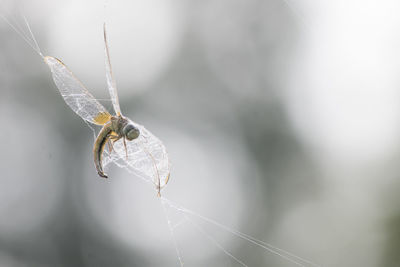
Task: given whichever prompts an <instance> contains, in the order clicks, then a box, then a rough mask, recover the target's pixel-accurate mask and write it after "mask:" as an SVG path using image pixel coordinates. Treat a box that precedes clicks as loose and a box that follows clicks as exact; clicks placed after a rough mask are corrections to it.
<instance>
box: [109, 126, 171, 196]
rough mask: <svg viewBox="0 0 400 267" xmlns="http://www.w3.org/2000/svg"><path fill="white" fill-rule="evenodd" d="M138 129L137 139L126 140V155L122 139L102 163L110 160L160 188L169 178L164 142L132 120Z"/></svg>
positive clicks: (168, 164) (168, 165)
mask: <svg viewBox="0 0 400 267" xmlns="http://www.w3.org/2000/svg"><path fill="white" fill-rule="evenodd" d="M132 123H133V124H134V125H135V126H136V127H137V128H138V129H139V130H140V136H139V137H138V138H137V139H134V140H132V141H127V142H126V149H127V152H128V157H126V154H125V146H124V144H123V141H122V140H119V141H117V142H116V143H115V144H114V149H113V152H112V153H111V154H110V155H109V157H105V159H104V165H107V164H109V163H111V162H113V163H115V164H116V165H118V166H119V167H121V168H125V169H127V170H128V171H129V172H131V173H133V174H135V175H137V176H139V177H140V178H142V179H143V180H145V181H147V182H151V183H153V184H154V185H155V187H156V189H157V191H158V190H160V189H162V188H163V187H164V186H165V185H166V184H167V183H168V179H169V173H170V163H169V158H168V153H167V150H166V148H165V146H164V144H163V143H162V142H161V141H160V140H159V139H158V138H157V137H156V136H154V135H153V134H152V133H151V132H150V131H148V130H147V129H146V128H145V127H143V126H142V125H139V124H136V123H134V122H132Z"/></svg>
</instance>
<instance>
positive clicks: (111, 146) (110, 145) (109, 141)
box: [107, 139, 114, 154]
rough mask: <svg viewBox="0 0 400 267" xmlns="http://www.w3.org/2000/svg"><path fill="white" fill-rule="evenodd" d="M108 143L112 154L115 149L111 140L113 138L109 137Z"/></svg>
mask: <svg viewBox="0 0 400 267" xmlns="http://www.w3.org/2000/svg"><path fill="white" fill-rule="evenodd" d="M107 145H108V152H110V154H111V152H113V151H114V146H113V143H112V142H111V139H108V141H107Z"/></svg>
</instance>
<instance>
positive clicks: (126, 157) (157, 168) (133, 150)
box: [2, 1, 320, 266]
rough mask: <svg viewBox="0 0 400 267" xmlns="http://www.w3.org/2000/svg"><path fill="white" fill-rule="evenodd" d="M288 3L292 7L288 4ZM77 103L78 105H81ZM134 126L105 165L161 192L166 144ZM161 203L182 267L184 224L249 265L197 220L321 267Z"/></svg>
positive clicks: (27, 37)
mask: <svg viewBox="0 0 400 267" xmlns="http://www.w3.org/2000/svg"><path fill="white" fill-rule="evenodd" d="M285 2H286V4H288V3H287V1H285ZM2 17H3V19H4V20H5V21H6V22H7V23H8V24H9V25H10V26H11V27H12V28H13V29H14V30H15V31H16V32H17V33H18V34H19V35H20V36H21V37H22V38H23V39H24V40H25V41H26V42H27V43H28V44H29V45H30V46H31V47H32V48H33V49H34V50H35V51H36V52H37V53H38V54H39V55H40V56H41V57H42V58H43V55H42V53H41V51H40V48H39V46H38V44H37V42H36V39H35V38H34V36H33V34H32V32H31V30H30V27H29V24H28V22H27V21H26V19H25V18H24V20H25V23H26V25H27V28H28V30H29V34H28V33H26V32H24V30H23V28H22V27H21V26H20V25H19V24H18V23H13V22H12V21H9V20H7V19H6V18H5V17H4V16H2ZM96 100H100V99H96ZM74 103H75V102H74ZM76 103H77V104H78V102H76ZM84 122H85V123H86V124H87V125H88V126H89V128H90V129H91V130H92V131H93V137H94V140H95V139H96V130H95V129H94V127H93V126H92V125H91V124H90V123H89V122H88V121H87V120H84ZM132 123H133V124H134V125H135V126H136V127H137V128H138V129H139V130H140V136H139V137H138V138H137V139H135V140H132V141H128V142H126V150H125V146H124V144H123V141H122V140H119V141H117V142H115V143H114V145H113V149H112V151H107V150H106V151H104V153H105V154H106V156H105V157H104V160H103V164H104V166H108V165H110V164H111V163H114V164H115V165H116V166H118V167H119V168H122V169H125V170H127V171H128V172H129V173H132V174H134V175H135V176H137V177H138V178H140V179H141V180H143V181H145V182H146V183H150V184H153V185H154V186H155V190H156V191H157V192H158V193H160V190H161V189H162V188H163V187H165V185H166V184H167V182H168V179H169V173H170V162H169V158H168V153H167V150H166V148H165V146H164V145H163V143H162V142H161V141H160V140H159V139H158V138H157V137H156V136H154V135H153V134H152V133H151V132H150V131H148V130H147V129H146V128H145V127H144V126H142V125H140V124H137V123H134V122H132ZM160 203H161V205H162V207H163V210H164V214H165V217H166V220H167V224H168V227H169V230H170V233H171V238H172V242H173V246H174V248H175V252H176V256H177V261H178V263H179V265H180V266H184V255H182V252H181V249H180V247H179V244H178V242H177V240H176V237H175V231H176V230H177V229H178V228H179V227H180V226H181V225H184V224H190V225H191V226H192V227H193V229H194V230H195V231H198V232H199V233H201V234H202V235H203V236H205V237H206V238H207V239H208V240H209V242H210V243H211V244H212V245H214V246H215V247H217V248H218V249H219V250H220V251H221V252H222V253H224V254H225V255H226V256H227V257H229V258H230V259H231V260H232V262H235V263H236V264H238V265H240V266H248V265H247V264H246V260H245V259H240V258H239V257H236V256H235V255H233V253H232V252H231V251H229V249H227V248H225V247H224V246H223V245H222V244H221V243H220V242H218V240H217V239H216V238H214V237H213V236H212V235H211V234H210V233H209V232H207V231H206V230H205V229H204V228H203V227H202V226H201V225H200V224H199V223H197V222H196V220H195V219H197V220H201V221H202V222H203V223H205V224H209V225H211V226H213V227H215V228H217V229H220V230H221V231H225V232H228V233H230V234H232V235H234V236H236V237H237V238H240V239H242V240H244V241H246V242H247V243H248V244H250V245H253V246H257V247H259V248H262V249H263V250H264V251H266V252H269V253H271V254H273V255H275V256H278V257H280V258H283V259H285V260H286V261H288V262H291V263H293V265H295V266H320V265H317V264H315V263H313V262H311V261H309V260H307V259H304V258H302V257H299V256H297V255H295V254H293V253H290V252H288V251H286V250H284V249H281V248H278V247H276V246H273V245H271V244H269V243H266V242H264V241H262V240H259V239H256V238H254V237H252V236H250V235H248V234H245V233H243V232H240V231H238V230H235V229H233V228H230V227H228V226H226V225H224V224H221V223H219V222H217V221H215V220H213V219H212V218H209V217H206V216H204V215H201V214H199V213H196V212H194V211H192V210H190V209H188V208H186V207H183V206H182V205H179V204H177V203H175V202H173V201H171V200H169V199H167V198H164V197H160ZM171 211H174V212H176V213H177V214H178V215H179V216H178V217H179V220H178V221H176V222H175V221H174V220H172V219H171V216H170V215H171Z"/></svg>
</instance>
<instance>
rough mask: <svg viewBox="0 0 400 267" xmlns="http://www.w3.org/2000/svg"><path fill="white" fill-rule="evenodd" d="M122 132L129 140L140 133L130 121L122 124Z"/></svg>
mask: <svg viewBox="0 0 400 267" xmlns="http://www.w3.org/2000/svg"><path fill="white" fill-rule="evenodd" d="M122 133H123V134H124V136H125V137H126V139H128V140H129V141H131V140H133V139H136V138H138V137H139V135H140V131H139V129H138V128H137V127H135V126H134V125H133V124H131V123H128V124H127V125H125V126H124V128H123V129H122Z"/></svg>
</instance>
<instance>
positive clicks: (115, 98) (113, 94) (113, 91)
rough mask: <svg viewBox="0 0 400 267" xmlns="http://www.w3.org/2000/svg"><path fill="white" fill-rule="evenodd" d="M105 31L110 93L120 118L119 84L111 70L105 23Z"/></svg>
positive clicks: (104, 25)
mask: <svg viewBox="0 0 400 267" xmlns="http://www.w3.org/2000/svg"><path fill="white" fill-rule="evenodd" d="M103 31H104V53H105V65H106V78H107V86H108V91H109V92H110V97H111V101H112V103H113V106H114V111H115V114H117V115H118V116H119V115H121V108H120V107H119V99H118V91H117V84H116V82H115V79H114V75H113V72H112V68H111V60H110V51H109V49H108V41H107V33H106V24H105V23H104V24H103Z"/></svg>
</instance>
